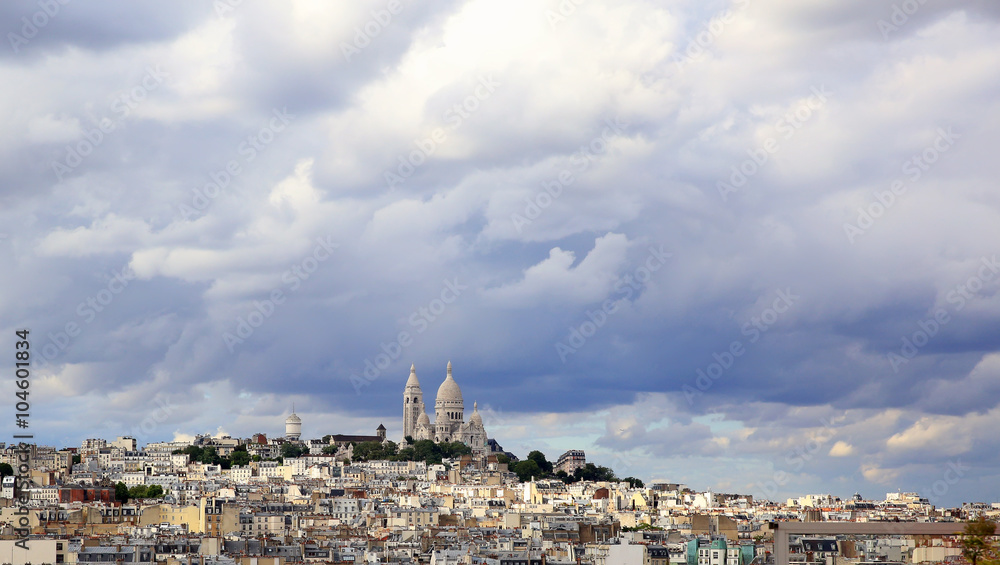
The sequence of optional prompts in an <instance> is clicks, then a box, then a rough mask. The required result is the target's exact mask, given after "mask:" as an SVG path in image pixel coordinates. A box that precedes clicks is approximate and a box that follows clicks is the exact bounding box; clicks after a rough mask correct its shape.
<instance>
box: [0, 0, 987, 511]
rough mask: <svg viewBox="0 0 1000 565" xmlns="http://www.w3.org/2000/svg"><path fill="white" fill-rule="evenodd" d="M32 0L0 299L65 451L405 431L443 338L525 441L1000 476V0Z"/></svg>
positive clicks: (683, 473) (773, 472)
mask: <svg viewBox="0 0 1000 565" xmlns="http://www.w3.org/2000/svg"><path fill="white" fill-rule="evenodd" d="M52 2H55V3H54V4H53V3H52ZM390 4H391V6H390ZM0 22H2V23H3V26H2V29H3V31H4V32H5V33H4V38H5V39H6V42H5V45H4V46H3V48H2V49H0V77H3V78H4V79H5V84H9V85H16V87H14V88H8V89H4V92H3V93H2V94H0V99H2V104H3V107H5V108H7V109H8V112H7V113H6V114H5V121H4V123H5V125H6V126H7V127H5V128H4V131H3V133H0V145H2V146H3V147H4V149H5V151H4V152H3V154H4V157H3V158H2V159H0V262H3V264H5V265H6V266H7V267H6V268H4V269H0V320H2V323H0V330H2V331H3V332H4V335H6V336H7V340H6V341H4V342H3V343H9V344H10V345H5V346H4V347H6V349H5V351H6V353H5V355H8V356H10V355H13V354H14V351H15V350H14V347H15V346H14V345H13V340H14V335H15V334H14V332H16V331H18V330H23V329H28V330H30V332H31V339H30V341H31V348H32V349H31V351H32V355H33V357H32V362H33V365H32V373H31V374H32V378H31V389H30V390H31V397H30V406H31V411H30V412H31V417H30V432H31V433H32V434H33V435H34V439H35V440H37V441H38V443H40V444H47V445H78V444H79V443H80V441H81V440H83V439H85V438H87V437H92V436H101V435H107V436H118V435H122V434H132V435H135V436H136V437H137V438H138V439H140V440H141V441H147V438H156V439H160V440H169V439H172V438H173V437H175V436H176V435H178V434H179V435H181V436H184V437H186V436H190V435H194V434H199V433H220V432H226V433H229V434H232V435H233V436H234V437H237V436H239V437H248V436H249V435H250V434H253V433H256V432H262V431H263V432H265V433H266V430H268V429H271V430H277V429H278V428H277V427H276V426H277V424H276V423H277V422H280V421H281V419H282V418H283V417H284V416H285V415H287V413H288V412H287V411H288V409H289V407H290V406H291V405H292V404H293V403H294V405H295V407H296V411H297V413H298V415H299V416H300V417H302V419H303V434H304V435H303V437H309V436H310V435H311V434H314V433H315V434H318V436H319V437H322V435H324V434H325V433H365V434H367V433H371V430H374V429H375V428H376V427H377V426H378V425H379V424H380V423H384V425H385V426H386V427H387V428H388V436H389V437H390V438H392V439H394V440H395V439H398V438H399V437H401V436H402V432H403V427H402V422H401V414H400V394H401V391H402V390H403V387H404V383H405V382H406V380H407V376H408V372H409V367H410V366H411V364H414V365H415V366H416V368H417V370H418V371H419V373H420V375H421V380H422V381H423V382H425V385H428V386H430V384H429V383H433V386H436V385H437V384H438V383H440V382H441V380H442V379H444V375H445V367H446V363H447V362H449V361H450V362H452V363H454V367H455V379H456V380H457V381H458V382H459V383H460V384H461V387H462V393H463V394H464V398H465V401H466V404H468V406H465V408H471V407H472V403H473V402H474V401H475V402H478V411H479V412H480V414H481V416H482V418H483V421H484V425H485V429H486V431H487V432H488V434H489V436H490V437H492V438H496V439H497V440H498V441H499V442H500V444H501V445H503V447H504V448H505V449H507V450H509V451H512V452H515V453H518V454H525V453H527V452H528V451H530V450H534V449H538V450H541V451H543V452H544V453H546V455H548V456H549V457H551V458H554V457H556V456H558V455H559V454H560V453H562V452H564V451H566V450H569V449H582V450H584V451H586V453H587V458H588V461H593V462H595V463H597V464H601V465H606V466H609V467H612V468H614V469H615V470H616V471H618V472H619V474H621V475H622V476H629V475H631V476H637V477H643V478H644V479H647V480H649V481H657V480H663V481H673V482H682V483H686V484H695V485H700V486H701V487H703V488H712V489H714V490H716V491H720V492H741V493H747V494H753V495H755V496H762V495H767V494H768V493H773V496H774V497H776V498H778V499H780V498H781V497H783V496H791V495H802V494H806V493H813V492H835V493H839V494H840V495H841V496H844V495H847V494H851V493H854V492H860V493H862V494H863V495H865V496H866V497H877V496H880V495H881V493H885V492H894V491H896V490H897V489H898V490H901V491H906V492H917V493H921V494H922V495H924V496H930V495H934V496H936V497H937V499H939V500H941V501H942V502H943V503H946V504H947V505H957V504H960V503H961V502H963V501H980V500H981V501H988V502H989V501H995V500H1000V439H997V437H996V434H995V432H994V430H996V429H997V428H998V427H1000V292H998V291H1000V259H998V257H1000V249H998V248H997V244H996V243H995V242H996V241H998V240H1000V237H998V236H1000V200H998V197H997V191H996V189H995V187H996V179H997V178H998V175H1000V169H998V165H997V162H996V159H994V158H993V156H992V155H991V151H992V149H993V148H995V147H996V146H997V141H998V139H997V136H998V133H997V132H1000V111H998V108H1000V106H998V105H1000V96H998V94H1000V84H998V82H997V80H996V77H995V76H994V75H995V73H992V72H991V70H992V69H995V68H1000V42H998V41H997V37H1000V34H998V33H997V32H998V31H1000V6H998V4H997V3H995V2H988V1H985V0H962V1H958V2H953V3H947V4H946V5H942V4H940V3H929V2H928V3H921V2H916V1H915V0H907V1H906V2H902V1H895V0H885V1H877V2H872V1H870V0H845V1H843V2H837V3H829V2H821V1H809V2H801V1H793V0H759V1H758V0H754V1H751V0H731V1H729V0H710V1H707V2H694V1H678V2H662V3H650V2H644V1H642V0H628V1H625V2H617V3H613V4H609V3H602V2H580V1H575V0H574V1H570V0H545V1H543V2H540V3H539V2H535V1H527V0H523V1H522V0H516V1H511V2H505V3H502V4H496V3H492V2H488V1H481V0H475V1H464V0H449V1H448V2H445V3H439V4H435V5H433V6H428V5H422V4H420V3H415V2H409V1H405V0H402V1H399V2H396V1H395V0H393V1H392V2H389V1H387V0H372V1H366V2H362V3H351V4H348V5H341V4H336V5H327V4H326V3H321V2H308V1H296V2H292V3H291V4H289V5H283V4H270V3H263V4H251V3H248V2H242V3H239V2H235V1H233V2H230V1H229V0H219V1H218V2H213V3H207V4H204V5H203V4H180V5H173V4H170V5H165V4H164V5H161V4H152V3H141V4H125V5H119V4H115V3H102V2H97V3H89V4H87V5H86V6H84V5H82V3H81V4H79V5H78V4H77V3H72V2H69V3H63V1H62V0H58V1H56V0H52V1H51V2H50V1H49V0H45V1H44V2H41V3H40V2H39V1H38V0H32V1H23V2H5V3H3V4H0ZM425 376H426V378H427V379H430V380H429V381H424V379H425ZM424 392H425V393H426V394H428V395H429V394H432V393H433V391H432V390H431V389H427V390H425V391H424ZM8 399H9V401H8V404H7V405H8V407H9V410H8V411H7V414H8V416H7V417H8V418H9V419H8V420H7V421H8V422H9V424H8V430H9V432H8V440H6V441H7V442H8V444H9V443H10V441H11V439H10V438H12V436H13V435H14V434H17V433H19V430H18V428H16V427H15V426H16V425H17V424H16V420H15V413H16V412H17V410H16V406H17V404H16V402H17V400H16V399H15V397H14V396H13V391H12V392H11V393H9V394H8ZM427 405H428V406H429V405H430V402H429V401H428V402H427ZM470 414H471V410H466V411H465V421H468V418H469V416H470ZM322 430H328V431H326V432H323V433H320V432H321V431H322ZM956 469H958V470H959V471H960V476H959V477H958V479H957V480H954V481H951V479H952V478H954V477H955V476H956V473H959V471H956ZM941 481H944V483H942V482H941ZM940 484H945V485H946V487H947V488H946V489H944V490H945V492H942V493H940V494H938V493H937V492H936V491H937V490H941V489H940V488H937V487H935V485H940Z"/></svg>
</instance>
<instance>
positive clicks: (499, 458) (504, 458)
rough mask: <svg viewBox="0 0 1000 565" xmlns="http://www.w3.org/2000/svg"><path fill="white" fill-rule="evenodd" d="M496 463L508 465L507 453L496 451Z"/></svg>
mask: <svg viewBox="0 0 1000 565" xmlns="http://www.w3.org/2000/svg"><path fill="white" fill-rule="evenodd" d="M497 463H502V464H504V465H510V457H507V455H506V454H504V453H497Z"/></svg>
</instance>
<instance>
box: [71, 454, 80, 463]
mask: <svg viewBox="0 0 1000 565" xmlns="http://www.w3.org/2000/svg"><path fill="white" fill-rule="evenodd" d="M80 461H82V459H80V456H79V455H73V461H72V464H73V465H76V464H77V463H79V462H80Z"/></svg>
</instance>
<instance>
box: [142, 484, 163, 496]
mask: <svg viewBox="0 0 1000 565" xmlns="http://www.w3.org/2000/svg"><path fill="white" fill-rule="evenodd" d="M162 496H163V487H161V486H160V485H152V486H150V487H149V488H148V489H147V490H146V498H160V497H162Z"/></svg>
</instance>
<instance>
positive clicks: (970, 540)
mask: <svg viewBox="0 0 1000 565" xmlns="http://www.w3.org/2000/svg"><path fill="white" fill-rule="evenodd" d="M996 530H997V523H996V522H994V521H993V520H988V519H987V518H986V517H985V516H980V517H979V519H978V520H976V521H974V522H968V523H966V524H965V531H964V534H963V535H962V542H961V544H962V556H963V557H965V558H966V559H968V560H969V563H972V565H977V564H978V563H979V561H981V560H982V561H986V560H992V559H995V556H996V553H997V546H996V542H994V541H993V537H994V536H995V535H996Z"/></svg>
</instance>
